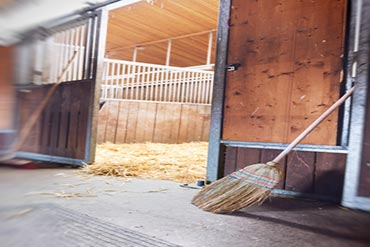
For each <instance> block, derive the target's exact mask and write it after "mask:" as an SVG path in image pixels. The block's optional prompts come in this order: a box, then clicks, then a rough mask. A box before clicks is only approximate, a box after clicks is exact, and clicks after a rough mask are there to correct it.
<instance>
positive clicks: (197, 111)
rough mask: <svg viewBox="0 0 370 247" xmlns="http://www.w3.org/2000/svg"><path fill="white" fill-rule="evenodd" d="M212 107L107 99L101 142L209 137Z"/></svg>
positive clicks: (101, 121) (100, 127) (101, 116)
mask: <svg viewBox="0 0 370 247" xmlns="http://www.w3.org/2000/svg"><path fill="white" fill-rule="evenodd" d="M118 106H119V107H118ZM210 108H211V107H210V106H208V105H193V104H175V103H158V102H143V101H107V102H106V103H105V104H104V106H103V107H102V109H101V110H100V112H99V121H98V143H103V142H112V143H142V142H160V143H183V142H191V141H208V134H209V119H210V111H211V109H210ZM111 120H112V122H110V121H111ZM113 133H114V134H113ZM114 136H115V138H114Z"/></svg>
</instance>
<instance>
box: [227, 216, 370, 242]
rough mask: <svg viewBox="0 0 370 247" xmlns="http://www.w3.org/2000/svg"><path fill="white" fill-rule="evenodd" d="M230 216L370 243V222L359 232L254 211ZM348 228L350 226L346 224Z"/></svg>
mask: <svg viewBox="0 0 370 247" xmlns="http://www.w3.org/2000/svg"><path fill="white" fill-rule="evenodd" d="M230 216H238V217H246V218H249V219H255V220H260V221H265V222H269V223H272V224H279V225H282V226H286V227H290V228H295V229H299V230H302V231H307V232H311V233H315V234H320V235H324V236H328V237H332V238H338V239H345V240H351V241H356V242H363V243H369V244H370V236H369V232H368V230H369V229H370V223H369V224H367V225H364V226H363V231H362V232H358V231H347V232H343V231H339V230H337V229H331V228H328V227H327V225H324V226H323V227H320V224H319V222H317V224H316V225H317V226H311V225H305V224H302V223H296V222H292V221H288V220H283V219H280V218H274V217H269V216H263V215H258V214H253V213H248V212H242V211H239V212H234V213H232V214H230ZM369 222H370V221H369ZM345 227H346V228H349V227H350V226H345Z"/></svg>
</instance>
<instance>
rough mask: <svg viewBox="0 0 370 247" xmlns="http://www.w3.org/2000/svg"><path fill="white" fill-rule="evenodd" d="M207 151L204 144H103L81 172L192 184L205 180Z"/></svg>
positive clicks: (205, 143)
mask: <svg viewBox="0 0 370 247" xmlns="http://www.w3.org/2000/svg"><path fill="white" fill-rule="evenodd" d="M207 150H208V143H207V142H191V143H183V144H162V143H144V144H142V143H140V144H138V143H135V144H112V143H104V144H100V145H97V149H96V158H95V163H94V164H91V165H87V166H85V167H83V168H82V170H83V171H84V172H86V173H87V174H93V175H107V176H118V177H140V178H153V179H161V180H172V181H177V182H182V183H193V182H196V181H197V180H198V179H204V178H205V174H206V162H207Z"/></svg>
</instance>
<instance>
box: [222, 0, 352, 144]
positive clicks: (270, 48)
mask: <svg viewBox="0 0 370 247" xmlns="http://www.w3.org/2000/svg"><path fill="white" fill-rule="evenodd" d="M346 4H347V3H346V0H338V1H332V0H320V1H311V0H302V1H296V0H288V1H280V0H268V1H267V0H266V1H255V0H233V1H232V8H231V19H230V22H229V26H230V37H229V52H228V63H229V64H231V63H240V64H241V66H240V67H239V69H238V70H237V71H235V72H228V74H227V80H226V92H225V104H224V105H225V108H224V122H223V124H224V128H223V136H222V139H224V140H238V141H249V142H282V143H288V142H290V141H292V140H293V139H294V138H295V137H296V136H297V135H298V134H299V133H300V132H302V131H303V130H304V128H305V127H307V126H308V125H309V124H310V123H311V122H312V121H313V120H314V119H316V118H317V117H318V116H319V115H320V114H321V113H322V112H323V111H324V110H325V109H327V108H328V107H329V106H330V105H331V104H332V103H333V102H335V100H336V99H338V95H339V91H340V86H341V70H342V58H343V50H344V35H345V32H344V27H345V16H346ZM337 126H338V113H337V112H335V113H333V114H332V115H331V116H330V117H329V118H328V119H327V120H326V121H325V122H323V123H322V124H321V125H320V126H319V127H318V128H316V129H315V131H314V132H313V133H312V134H311V135H310V136H308V137H307V138H306V139H305V140H304V141H303V143H308V144H326V145H336V141H337Z"/></svg>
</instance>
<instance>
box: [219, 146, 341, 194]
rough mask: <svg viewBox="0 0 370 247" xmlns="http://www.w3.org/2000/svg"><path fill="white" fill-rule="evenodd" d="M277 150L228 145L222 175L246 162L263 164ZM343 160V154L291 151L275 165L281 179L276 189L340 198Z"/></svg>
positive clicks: (270, 158)
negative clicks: (281, 176) (281, 175)
mask: <svg viewBox="0 0 370 247" xmlns="http://www.w3.org/2000/svg"><path fill="white" fill-rule="evenodd" d="M280 152H281V150H274V149H257V148H243V147H231V146H227V147H226V150H225V157H224V162H225V167H224V175H227V174H230V173H232V172H234V171H235V170H237V169H241V168H244V167H245V166H248V165H252V164H256V163H266V162H267V161H270V160H272V159H273V158H275V157H276V155H277V154H279V153H280ZM345 161H346V155H345V154H341V153H322V152H309V151H299V152H297V151H293V152H292V153H290V154H289V155H288V157H287V158H285V159H284V160H282V161H281V162H280V165H279V166H278V167H279V169H280V170H281V171H282V174H283V179H282V182H281V183H280V184H279V185H278V186H277V188H278V189H283V190H286V191H294V192H302V193H306V194H313V195H319V196H326V197H328V198H330V199H337V200H339V199H340V198H341V197H342V187H343V181H344V171H345Z"/></svg>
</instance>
